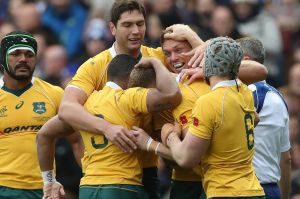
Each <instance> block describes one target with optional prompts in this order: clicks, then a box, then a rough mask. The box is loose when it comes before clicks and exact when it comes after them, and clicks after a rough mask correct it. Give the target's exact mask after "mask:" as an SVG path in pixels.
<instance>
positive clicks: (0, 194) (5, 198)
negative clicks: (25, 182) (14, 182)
mask: <svg viewBox="0 0 300 199" xmlns="http://www.w3.org/2000/svg"><path fill="white" fill-rule="evenodd" d="M0 198H1V199H16V198H22V199H41V198H43V190H42V189H14V188H10V187H3V186H0Z"/></svg>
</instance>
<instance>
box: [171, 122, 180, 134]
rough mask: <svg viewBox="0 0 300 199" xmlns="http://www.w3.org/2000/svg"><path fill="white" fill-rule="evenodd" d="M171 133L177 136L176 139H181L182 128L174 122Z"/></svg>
mask: <svg viewBox="0 0 300 199" xmlns="http://www.w3.org/2000/svg"><path fill="white" fill-rule="evenodd" d="M173 132H174V133H176V134H177V135H178V137H181V132H182V127H181V125H180V124H179V123H178V122H174V127H173Z"/></svg>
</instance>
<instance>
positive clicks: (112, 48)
mask: <svg viewBox="0 0 300 199" xmlns="http://www.w3.org/2000/svg"><path fill="white" fill-rule="evenodd" d="M115 43H116V42H114V43H113V45H112V46H111V47H110V48H109V49H108V50H109V52H110V55H111V57H112V58H114V57H115V56H116V55H117V51H116V48H115ZM141 53H142V51H141Z"/></svg>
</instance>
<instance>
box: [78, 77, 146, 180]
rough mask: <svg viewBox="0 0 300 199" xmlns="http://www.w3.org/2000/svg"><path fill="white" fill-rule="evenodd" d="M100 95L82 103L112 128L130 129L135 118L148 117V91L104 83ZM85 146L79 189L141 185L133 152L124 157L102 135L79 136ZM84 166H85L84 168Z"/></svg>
mask: <svg viewBox="0 0 300 199" xmlns="http://www.w3.org/2000/svg"><path fill="white" fill-rule="evenodd" d="M106 85H107V86H105V87H104V88H103V90H101V91H94V93H93V94H91V96H90V97H89V98H88V100H87V102H86V103H85V105H84V106H85V108H86V109H87V111H89V112H90V113H91V114H93V115H96V116H98V117H101V118H104V119H105V120H106V121H109V122H110V123H112V124H116V125H122V126H124V127H126V128H128V129H131V128H132V126H133V125H135V126H137V125H138V124H139V123H140V121H139V118H140V117H141V116H142V115H143V114H145V113H148V110H147V104H146V103H147V101H146V99H147V94H148V92H149V89H145V88H129V89H127V90H123V89H121V87H119V86H118V85H117V84H115V83H113V82H107V84H106ZM81 135H82V139H83V142H84V145H85V150H86V152H85V154H84V155H85V157H84V158H86V161H85V165H84V168H85V175H84V177H83V178H82V179H81V182H80V185H99V184H131V185H141V184H142V181H141V177H142V170H141V169H142V168H141V165H140V162H139V159H138V155H137V151H135V152H133V153H126V152H123V151H122V150H120V149H119V148H118V147H117V146H116V145H114V144H113V143H111V142H110V141H109V140H108V139H107V138H105V136H104V135H95V134H92V133H89V132H84V131H83V132H81ZM86 163H88V164H86Z"/></svg>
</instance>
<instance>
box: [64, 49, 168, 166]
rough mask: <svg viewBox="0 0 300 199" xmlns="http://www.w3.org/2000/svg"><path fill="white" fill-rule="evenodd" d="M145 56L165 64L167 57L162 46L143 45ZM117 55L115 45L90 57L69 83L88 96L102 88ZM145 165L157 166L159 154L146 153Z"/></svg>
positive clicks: (142, 51) (142, 50) (144, 156)
mask: <svg viewBox="0 0 300 199" xmlns="http://www.w3.org/2000/svg"><path fill="white" fill-rule="evenodd" d="M141 53H142V56H143V57H156V58H158V59H159V60H160V61H161V62H162V63H163V64H164V65H165V57H164V54H163V51H162V49H161V48H156V49H154V48H149V47H146V46H141ZM116 55H117V52H116V51H115V48H114V45H113V46H112V47H111V48H109V49H107V50H105V51H103V52H101V53H99V54H98V55H96V56H95V57H93V58H90V59H88V60H87V61H86V62H85V63H83V64H82V65H81V66H80V68H79V69H78V70H77V72H76V74H75V76H74V77H73V78H72V80H71V82H70V83H69V85H71V86H75V87H79V88H80V89H82V90H83V91H84V92H85V93H86V95H87V96H89V95H90V94H91V93H92V92H93V91H94V90H101V89H102V88H103V87H104V85H105V83H106V82H107V66H108V64H109V63H110V61H111V60H112V59H113V58H114V57H115V56H116ZM142 157H143V159H144V161H143V162H144V163H145V167H154V166H157V156H156V155H155V154H154V153H144V155H143V156H142Z"/></svg>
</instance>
